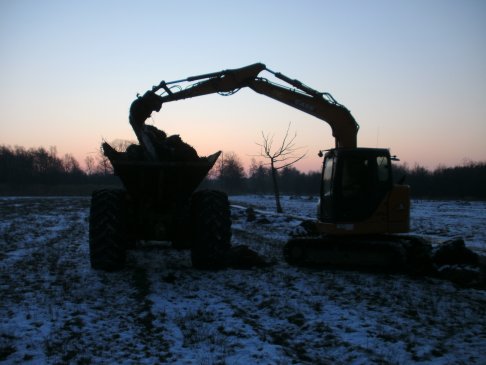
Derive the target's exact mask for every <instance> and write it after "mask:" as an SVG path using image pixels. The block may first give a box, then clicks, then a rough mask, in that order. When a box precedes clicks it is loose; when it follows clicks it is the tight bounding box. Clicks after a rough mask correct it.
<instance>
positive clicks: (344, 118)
mask: <svg viewBox="0 0 486 365" xmlns="http://www.w3.org/2000/svg"><path fill="white" fill-rule="evenodd" d="M265 70H266V71H268V72H270V73H271V74H273V75H274V76H275V77H276V78H278V79H280V80H282V81H284V82H286V83H287V84H289V85H290V86H293V87H294V88H290V87H287V86H284V85H279V84H276V83H273V82H270V81H269V80H267V79H265V78H262V77H259V74H260V73H261V72H262V71H265ZM194 81H197V82H196V83H193V84H190V85H189V86H187V87H186V88H181V87H180V85H179V84H180V83H183V82H194ZM174 85H176V86H174ZM244 87H249V88H250V89H252V90H253V91H255V92H257V93H259V94H263V95H266V96H268V97H270V98H272V99H275V100H277V101H280V102H282V103H284V104H287V105H289V106H291V107H293V108H296V109H298V110H301V111H303V112H305V113H308V114H310V115H313V116H315V117H316V118H319V119H321V120H323V121H325V122H326V123H328V124H329V125H330V126H331V129H332V135H333V136H334V138H335V141H336V147H345V148H355V147H356V145H357V133H358V129H359V126H358V123H356V121H355V119H354V118H353V116H352V115H351V112H350V111H349V110H348V109H347V108H345V107H344V106H343V105H341V104H339V103H337V102H336V101H335V100H334V98H333V97H332V96H331V95H330V94H329V93H321V92H318V91H316V90H314V89H312V88H310V87H308V86H307V85H305V84H303V83H302V82H300V81H298V80H295V79H291V78H289V77H287V76H285V75H283V74H281V73H278V72H273V71H271V70H269V69H268V68H267V67H266V66H265V65H264V64H262V63H255V64H253V65H249V66H246V67H242V68H238V69H230V70H224V71H220V72H214V73H208V74H203V75H198V76H191V77H188V78H186V79H181V80H176V81H171V82H165V81H162V82H160V83H159V85H157V86H154V87H153V88H152V90H150V91H147V92H146V93H145V94H144V95H143V96H141V97H139V98H138V99H137V100H135V101H134V102H133V104H132V106H131V108H130V123H131V125H132V127H133V129H134V130H135V134H136V135H137V137H139V140H140V142H141V143H142V144H145V143H144V141H143V137H142V136H141V128H142V127H143V124H144V122H145V120H146V119H147V118H148V117H149V116H150V114H151V112H152V111H159V110H160V108H161V107H162V105H163V104H164V103H167V102H171V101H177V100H182V99H187V98H193V97H196V96H202V95H208V94H214V93H219V94H223V95H225V94H226V95H228V94H232V93H234V92H236V91H238V90H239V89H241V88H244ZM161 89H162V90H164V94H163V95H158V94H156V92H157V91H159V90H161ZM149 149H150V147H149Z"/></svg>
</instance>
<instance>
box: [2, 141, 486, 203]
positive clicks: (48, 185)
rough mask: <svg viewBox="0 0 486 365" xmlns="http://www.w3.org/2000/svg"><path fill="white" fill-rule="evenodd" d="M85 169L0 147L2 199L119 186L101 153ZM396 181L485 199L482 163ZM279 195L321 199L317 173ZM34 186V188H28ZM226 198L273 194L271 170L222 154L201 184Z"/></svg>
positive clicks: (405, 169)
mask: <svg viewBox="0 0 486 365" xmlns="http://www.w3.org/2000/svg"><path fill="white" fill-rule="evenodd" d="M84 163H85V167H84V168H82V167H81V165H80V163H79V162H78V161H77V160H76V159H75V158H74V157H73V156H72V155H71V154H66V155H64V156H63V157H59V156H58V155H57V150H56V148H54V147H51V148H49V149H46V148H43V147H39V148H29V149H26V148H24V147H10V146H2V145H0V194H2V195H7V194H21V195H22V194H29V193H34V194H43V193H50V194H56V193H57V194H64V193H66V192H68V193H71V194H89V193H90V191H91V190H93V189H95V188H97V187H100V186H108V185H117V186H121V185H120V182H119V181H118V178H117V177H115V176H113V171H112V168H111V165H110V163H109V161H108V160H107V159H106V158H105V157H104V156H103V155H102V153H99V154H98V155H96V156H88V157H87V158H86V159H85V161H84ZM394 178H395V180H396V181H399V180H403V179H405V180H404V182H405V183H406V184H409V185H410V186H411V187H412V188H411V191H412V196H413V197H415V198H431V199H480V200H486V162H466V163H464V164H462V165H461V166H456V167H444V166H440V167H438V168H436V169H434V170H428V169H426V168H424V167H422V166H420V165H415V166H413V167H409V166H408V165H406V164H395V166H394ZM277 179H278V181H279V189H280V192H281V193H282V194H287V195H290V194H295V195H317V194H319V187H320V179H321V173H320V171H314V172H312V171H311V172H301V171H299V170H298V169H297V168H295V167H294V166H287V167H285V168H282V169H280V170H278V172H277ZM33 186H35V187H36V188H35V189H32V187H33ZM202 187H204V188H214V189H219V190H223V191H226V192H227V193H229V194H273V182H272V172H271V169H270V166H268V165H266V164H265V163H263V162H260V161H256V160H252V162H251V164H250V166H249V169H248V171H247V172H246V171H245V168H244V165H243V163H242V162H241V160H240V158H239V157H238V155H237V154H235V153H231V152H230V153H224V154H223V156H222V157H220V159H219V160H218V162H217V163H216V165H215V166H214V167H213V169H212V170H211V171H210V173H209V175H208V177H207V178H206V179H205V181H204V182H203V183H202Z"/></svg>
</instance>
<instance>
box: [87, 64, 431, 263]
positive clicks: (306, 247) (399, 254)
mask: <svg viewBox="0 0 486 365" xmlns="http://www.w3.org/2000/svg"><path fill="white" fill-rule="evenodd" d="M263 72H267V73H269V74H270V75H272V76H273V78H276V79H278V80H280V81H281V82H280V83H277V82H275V81H270V80H269V79H268V78H266V77H262V75H261V74H262V73H263ZM282 82H283V83H282ZM184 85H185V87H183V86H184ZM242 88H249V89H251V90H253V91H255V92H257V93H259V94H262V95H265V96H267V97H270V98H272V99H275V100H277V101H279V102H281V103H284V104H287V105H289V106H291V107H293V108H296V109H298V110H300V111H302V112H304V113H307V114H310V115H312V116H314V117H316V118H318V119H320V120H322V121H324V122H326V123H328V124H329V125H330V127H331V130H332V135H333V136H334V139H335V146H334V147H332V148H330V149H327V150H325V151H319V155H320V156H321V157H323V165H322V175H321V186H320V199H319V203H318V209H317V218H316V219H314V220H311V221H307V222H303V223H302V225H301V226H300V227H297V228H299V229H298V230H294V233H295V231H298V233H297V234H294V235H292V237H291V238H290V239H289V240H288V242H287V243H286V244H285V245H284V247H283V257H284V259H285V260H286V261H287V262H288V263H289V264H291V265H298V266H315V265H319V266H326V267H328V266H330V267H337V268H352V269H357V268H358V269H359V268H364V269H367V270H368V269H371V270H375V269H378V270H392V271H397V270H405V271H412V272H424V271H427V270H429V269H430V266H431V260H430V257H431V254H430V250H431V245H430V244H429V243H427V242H424V240H422V239H421V238H419V237H414V236H409V235H407V234H406V233H407V232H408V231H409V225H410V224H409V221H410V188H409V186H407V185H403V184H397V183H394V180H393V175H392V161H394V160H396V157H395V156H391V155H390V152H389V150H388V149H386V148H364V147H358V146H357V134H358V130H359V126H358V123H357V122H356V120H355V119H354V117H353V116H352V114H351V112H350V111H349V110H348V109H347V108H346V107H345V106H343V105H342V104H340V103H338V102H337V101H336V99H334V98H333V97H332V95H331V94H329V93H327V92H320V91H317V90H315V89H313V88H311V87H309V86H307V85H305V84H304V83H302V82H301V81H299V80H296V79H292V78H290V77H288V76H285V75H283V74H282V73H280V72H274V71H272V70H270V69H269V68H267V67H266V65H264V64H262V63H255V64H252V65H249V66H246V67H242V68H237V69H228V70H223V71H219V72H213V73H207V74H203V75H197V76H191V77H187V78H185V79H180V80H175V81H170V82H166V81H161V82H160V83H159V84H158V85H156V86H154V87H152V89H151V90H148V91H147V92H145V93H144V94H143V95H137V98H136V99H135V101H134V102H133V103H132V104H131V106H130V112H129V122H130V124H131V126H132V128H133V130H134V132H135V134H136V136H137V139H138V141H139V144H138V145H132V146H130V147H129V148H127V150H126V151H125V152H120V151H117V150H115V149H114V148H113V147H111V146H110V145H109V144H108V143H106V142H105V143H103V145H102V147H103V151H104V154H105V155H106V156H107V157H108V159H109V160H110V162H111V164H112V166H113V169H114V173H115V175H117V176H119V178H120V179H121V181H122V183H123V185H124V189H123V190H121V189H118V190H109V189H102V190H99V191H95V192H93V194H92V199H91V209H90V218H89V222H90V231H89V232H90V233H89V237H90V240H89V243H90V261H91V266H92V267H93V268H95V269H101V270H107V271H112V270H118V269H121V268H123V267H124V264H125V258H126V254H125V251H126V250H128V249H131V248H133V247H136V245H137V243H140V242H143V241H169V242H172V245H173V246H174V247H175V248H177V249H183V248H190V249H191V258H192V264H193V266H194V267H196V268H200V269H218V268H223V267H236V266H238V265H241V262H242V260H243V259H242V255H243V256H244V255H246V257H247V258H249V260H250V261H251V260H252V259H251V258H252V257H253V256H251V254H249V253H248V252H246V253H245V252H244V251H241V248H240V249H238V248H236V249H234V250H233V247H232V246H231V242H230V241H231V217H230V206H229V200H228V197H227V195H226V194H224V193H223V192H218V191H212V190H207V191H204V190H202V191H201V190H198V189H197V188H198V186H199V184H200V182H201V181H202V180H203V179H204V177H205V176H206V174H207V173H208V171H209V170H210V169H211V167H212V166H213V165H214V164H215V162H216V160H217V159H218V157H219V155H220V153H221V152H216V153H214V154H212V155H210V156H208V157H199V156H198V155H197V152H196V151H195V150H194V149H193V148H192V147H190V146H189V145H186V144H184V143H181V139H180V137H179V136H170V137H167V136H166V135H165V133H164V132H163V131H160V130H158V129H157V128H155V127H154V126H151V125H146V124H145V121H146V120H147V119H148V118H149V117H150V116H151V114H152V113H153V112H159V111H160V110H161V108H162V106H163V104H165V103H168V102H174V101H178V100H183V99H189V98H194V97H198V96H203V95H208V94H214V93H217V94H220V95H225V96H226V95H232V94H234V93H235V92H237V91H238V90H240V89H242ZM243 261H244V260H243ZM247 263H248V260H247ZM248 266H250V265H248Z"/></svg>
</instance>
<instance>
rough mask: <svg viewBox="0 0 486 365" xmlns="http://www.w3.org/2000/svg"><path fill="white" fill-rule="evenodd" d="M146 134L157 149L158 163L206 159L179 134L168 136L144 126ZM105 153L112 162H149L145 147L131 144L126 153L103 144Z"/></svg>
mask: <svg viewBox="0 0 486 365" xmlns="http://www.w3.org/2000/svg"><path fill="white" fill-rule="evenodd" d="M144 133H145V135H146V136H148V137H149V139H150V141H151V142H152V145H153V146H154V147H155V153H156V154H157V158H158V161H161V162H164V161H167V162H169V161H172V162H176V161H177V162H195V161H200V160H201V159H205V157H199V155H198V154H197V152H196V150H195V149H194V147H192V146H191V145H189V144H187V143H186V142H184V141H183V140H182V138H181V137H180V136H179V135H178V134H174V135H171V136H167V134H166V133H165V132H164V131H162V130H160V129H158V128H156V127H154V126H151V125H146V126H144ZM102 146H103V152H104V154H105V156H106V157H108V158H109V159H110V161H113V160H116V161H120V160H122V161H146V160H148V158H147V155H146V152H145V150H144V148H143V146H141V145H139V144H131V145H130V146H128V148H127V149H126V151H125V152H119V151H116V150H115V149H114V148H113V147H111V146H110V145H109V144H108V143H106V142H104V143H103V145H102Z"/></svg>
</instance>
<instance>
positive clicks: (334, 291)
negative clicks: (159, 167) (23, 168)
mask: <svg viewBox="0 0 486 365" xmlns="http://www.w3.org/2000/svg"><path fill="white" fill-rule="evenodd" d="M231 200H232V203H233V204H235V205H240V206H248V204H252V205H253V206H254V207H255V208H256V209H259V210H264V211H271V210H272V209H273V204H274V201H273V198H272V197H268V196H263V197H257V196H237V197H236V196H235V197H232V199H231ZM315 203H316V200H315V199H314V198H300V197H297V198H293V199H292V198H290V197H285V198H284V201H283V207H284V209H285V210H286V214H288V215H292V216H304V217H313V215H314V211H315ZM413 203H414V204H413V209H412V215H413V221H412V227H413V230H414V232H416V233H421V234H426V235H428V236H430V237H432V238H434V239H437V240H444V239H447V238H452V237H456V236H462V237H464V238H465V239H466V242H467V245H468V246H469V247H472V248H473V249H475V250H476V251H478V252H481V253H483V254H484V253H486V229H485V223H486V203H485V202H445V201H414V202H413ZM88 212H89V199H88V198H1V199H0V363H8V364H10V363H13V364H29V363H30V364H44V363H47V364H68V363H70V364H93V363H95V364H96V363H98V364H144V363H145V364H157V363H170V364H411V363H412V364H413V363H415V364H485V363H486V355H485V354H486V291H481V290H476V289H464V288H460V287H457V286H455V285H454V284H452V283H450V282H445V281H440V280H437V279H430V278H426V279H420V280H419V279H413V278H409V277H406V276H400V275H384V274H367V273H366V274H365V273H358V272H351V271H331V270H311V269H303V268H295V267H290V266H288V265H287V264H286V263H285V262H284V261H283V258H282V253H281V247H282V245H283V244H284V242H285V241H286V239H287V234H288V232H289V231H290V230H291V229H292V227H293V226H296V225H297V224H298V223H299V221H298V220H297V219H295V218H292V217H289V216H278V215H275V214H262V213H258V214H257V220H255V221H253V222H247V221H246V219H245V212H244V210H242V209H238V208H234V209H232V214H233V243H234V244H246V245H248V246H250V247H251V248H253V249H254V250H256V251H258V252H259V253H261V254H263V255H265V256H266V257H267V258H270V259H271V260H272V261H275V262H276V264H275V265H273V266H271V267H267V268H260V269H254V270H245V271H243V270H233V269H231V270H224V271H220V272H205V271H198V270H195V269H193V268H192V267H191V263H190V256H189V253H188V252H186V251H174V250H171V249H168V247H167V246H166V245H164V244H158V245H155V244H153V245H145V246H144V247H143V248H142V249H139V250H136V251H131V252H130V254H129V258H128V267H127V268H126V270H124V271H121V272H117V273H104V272H98V271H94V270H92V269H91V268H90V266H89V260H88V224H87V219H88Z"/></svg>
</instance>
